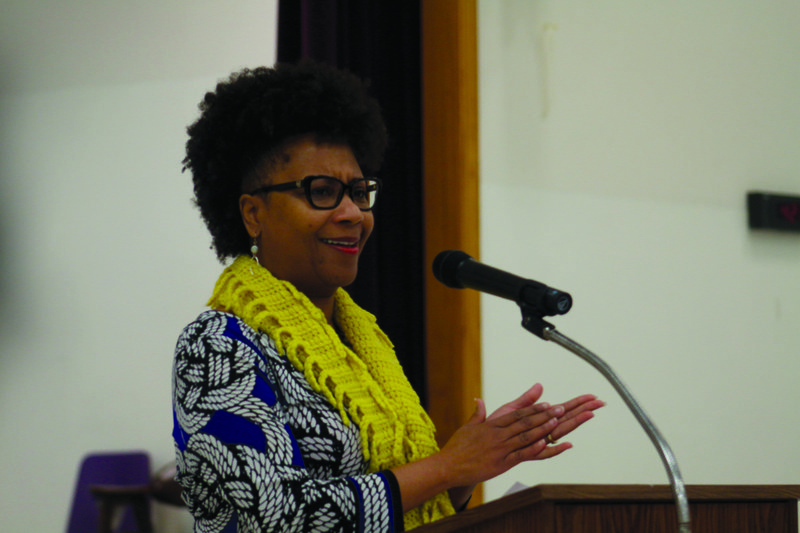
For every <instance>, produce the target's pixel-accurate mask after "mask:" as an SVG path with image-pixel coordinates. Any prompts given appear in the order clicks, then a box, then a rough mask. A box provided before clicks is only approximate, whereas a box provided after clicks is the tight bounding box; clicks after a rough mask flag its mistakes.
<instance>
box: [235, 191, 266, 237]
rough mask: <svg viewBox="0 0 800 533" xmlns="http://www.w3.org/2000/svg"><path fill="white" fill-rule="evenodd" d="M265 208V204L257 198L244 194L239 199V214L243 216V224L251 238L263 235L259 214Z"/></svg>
mask: <svg viewBox="0 0 800 533" xmlns="http://www.w3.org/2000/svg"><path fill="white" fill-rule="evenodd" d="M263 208H264V203H263V202H262V201H261V199H260V198H258V197H257V196H253V195H251V194H243V195H241V196H240V197H239V212H240V213H241V214H242V222H243V223H244V227H245V229H247V233H248V234H249V235H250V237H254V238H255V237H258V236H259V235H260V234H261V224H260V223H259V213H260V211H261V209H263Z"/></svg>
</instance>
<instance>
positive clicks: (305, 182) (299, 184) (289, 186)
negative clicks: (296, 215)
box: [248, 176, 381, 211]
mask: <svg viewBox="0 0 800 533" xmlns="http://www.w3.org/2000/svg"><path fill="white" fill-rule="evenodd" d="M319 178H325V179H329V180H333V181H338V182H339V183H341V184H342V188H341V189H339V196H338V197H337V198H336V202H334V204H333V205H332V206H330V207H320V206H318V205H316V204H315V203H314V200H313V199H312V197H311V182H312V181H314V180H315V179H319ZM361 182H373V183H372V185H371V186H370V185H369V184H367V192H368V193H371V194H373V195H374V199H373V200H372V205H370V206H369V207H366V208H364V207H361V206H359V205H358V203H357V202H356V201H355V199H353V190H354V189H355V186H356V184H358V183H361ZM294 189H303V190H304V192H305V194H306V200H308V205H310V206H311V207H313V208H314V209H319V210H321V211H330V210H331V209H336V208H337V207H339V205H340V204H341V203H342V199H343V198H344V193H345V192H347V195H348V196H349V197H350V199H351V200H353V203H354V204H355V205H356V206H357V207H358V208H359V209H360V210H361V211H372V208H374V207H375V202H376V201H377V200H378V193H379V192H380V190H381V180H380V179H378V178H356V179H354V180H353V181H351V182H350V183H345V182H343V181H342V180H340V179H338V178H334V177H333V176H306V177H305V178H303V179H301V180H297V181H290V182H287V183H279V184H278V185H264V186H263V187H258V188H257V189H254V190H253V191H250V192H249V193H248V194H250V195H256V194H266V193H268V192H273V191H275V192H281V191H292V190H294Z"/></svg>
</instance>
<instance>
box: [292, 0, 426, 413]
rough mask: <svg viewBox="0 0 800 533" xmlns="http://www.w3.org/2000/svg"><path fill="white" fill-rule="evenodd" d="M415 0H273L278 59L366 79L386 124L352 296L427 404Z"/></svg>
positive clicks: (417, 9)
mask: <svg viewBox="0 0 800 533" xmlns="http://www.w3.org/2000/svg"><path fill="white" fill-rule="evenodd" d="M420 34H421V27H420V0H380V1H375V0H280V3H279V7H278V61H279V62H285V63H294V62H297V61H299V60H300V59H312V60H315V61H318V62H323V63H328V64H330V65H333V66H336V67H338V68H343V69H346V70H349V71H351V72H353V73H354V74H356V75H358V76H359V77H361V78H362V79H365V80H367V81H368V82H369V83H370V92H371V94H372V95H373V96H374V97H375V98H376V99H377V100H378V101H379V102H380V103H381V107H382V109H383V115H384V118H385V120H386V125H387V129H388V130H389V148H388V151H387V154H386V158H385V160H384V164H383V169H382V170H381V172H380V173H379V177H380V178H381V179H382V180H383V183H384V188H383V190H382V193H381V197H380V198H379V199H378V205H376V207H375V219H376V223H375V230H374V232H373V235H372V237H371V239H370V241H369V242H368V244H367V246H366V248H365V250H364V252H363V253H362V256H361V262H360V266H359V275H358V279H357V280H356V282H355V283H354V284H353V285H351V286H350V287H348V288H347V290H348V292H349V293H350V294H351V295H352V297H353V299H354V300H355V301H356V302H357V303H358V304H359V305H361V306H362V307H364V308H365V309H367V310H369V311H370V312H372V313H373V314H375V315H376V316H377V318H378V323H379V324H380V326H381V328H383V330H384V331H385V332H386V334H387V335H388V336H389V338H390V339H391V340H392V342H393V343H394V344H395V348H396V351H397V356H398V358H399V359H400V363H401V364H402V365H403V368H404V370H405V372H406V375H407V376H408V379H409V381H410V382H411V385H412V386H413V387H414V389H415V390H416V391H417V393H418V394H419V396H420V399H421V400H422V404H423V405H424V406H427V390H426V376H425V316H424V313H425V305H424V304H425V302H424V283H425V277H424V274H425V270H424V269H425V268H426V266H425V265H424V264H423V260H424V244H425V243H424V236H423V205H422V202H423V189H422V187H423V180H422V126H421V114H422V113H421V106H422V103H421V71H422V64H421V62H422V60H421V53H420V52H421V51H420Z"/></svg>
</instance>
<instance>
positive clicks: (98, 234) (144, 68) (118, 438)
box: [0, 0, 276, 531]
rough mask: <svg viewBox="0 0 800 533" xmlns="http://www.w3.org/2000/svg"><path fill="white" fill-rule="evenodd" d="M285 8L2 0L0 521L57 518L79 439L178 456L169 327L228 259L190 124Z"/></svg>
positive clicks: (6, 526) (271, 53) (262, 56)
mask: <svg viewBox="0 0 800 533" xmlns="http://www.w3.org/2000/svg"><path fill="white" fill-rule="evenodd" d="M275 23H276V2H275V1H274V0H272V1H263V0H236V1H233V2H226V3H224V4H221V3H219V2H215V1H212V0H191V1H189V0H180V1H171V2H161V3H156V2H146V3H142V2H132V1H127V2H101V1H92V0H68V1H63V0H59V1H55V0H51V1H43V0H38V1H36V2H28V1H26V0H12V1H5V2H3V16H2V17H0V49H2V50H3V57H2V65H0V67H1V68H0V72H2V74H0V88H1V89H2V92H0V265H2V269H0V290H1V292H0V311H1V313H0V428H1V429H0V450H2V454H0V531H59V530H61V531H63V530H64V529H65V528H66V521H67V515H68V510H69V509H68V508H69V505H70V503H71V497H72V489H73V484H74V482H75V476H76V472H77V467H78V463H79V461H80V459H81V457H82V456H83V454H84V453H86V452H89V451H92V450H116V449H131V448H135V449H145V450H147V451H148V452H150V454H151V458H152V460H153V467H154V468H157V467H159V466H161V465H163V464H165V463H167V462H168V461H170V460H171V459H172V457H173V449H172V439H171V429H172V420H171V413H170V409H169V405H170V370H171V360H172V353H173V348H174V344H175V340H176V339H177V335H178V333H179V332H180V330H181V329H182V328H183V326H185V325H186V324H187V323H188V322H189V321H191V320H192V319H193V318H194V317H195V316H196V315H197V313H198V312H200V311H201V310H202V309H203V306H204V304H205V299H206V297H207V296H208V294H209V293H210V291H211V289H212V288H213V283H214V281H215V280H216V277H217V275H218V273H219V270H220V266H219V264H218V263H217V262H216V259H215V256H214V254H213V252H212V251H210V250H209V245H210V237H209V236H208V233H207V231H206V230H205V227H204V226H203V223H202V221H201V220H200V216H199V214H198V212H197V210H196V209H194V207H193V206H192V204H191V196H192V191H191V178H190V176H189V175H188V174H182V173H181V160H182V158H183V145H184V143H185V140H186V135H185V128H186V126H187V125H188V124H189V123H191V122H192V121H193V120H194V119H195V118H196V116H197V103H198V102H199V101H200V100H201V98H202V96H203V94H204V93H205V91H207V90H210V89H212V88H213V87H214V84H215V83H216V81H217V80H218V79H221V78H223V77H225V76H227V74H229V73H230V72H231V71H233V70H237V69H239V68H241V67H244V66H255V65H259V64H272V63H273V62H274V60H275ZM158 513H159V514H158V520H159V521H160V522H161V523H163V524H164V526H165V528H164V529H162V530H163V531H181V530H186V529H187V527H188V524H189V522H188V521H187V520H186V516H185V515H183V514H181V513H180V512H175V511H170V510H167V509H165V508H159V509H158Z"/></svg>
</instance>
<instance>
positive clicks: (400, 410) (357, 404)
mask: <svg viewBox="0 0 800 533" xmlns="http://www.w3.org/2000/svg"><path fill="white" fill-rule="evenodd" d="M334 299H335V304H334V318H335V320H336V323H337V325H338V326H339V328H340V329H341V330H342V332H343V333H344V335H345V337H346V338H347V340H348V342H349V343H350V344H351V346H352V350H351V349H350V348H348V347H347V346H345V345H344V344H343V343H342V342H341V340H340V339H339V336H338V335H337V333H336V331H335V330H334V328H332V327H331V326H330V325H329V324H328V322H327V320H326V319H325V315H324V314H323V312H322V310H321V309H319V308H318V307H317V306H315V305H314V304H313V303H311V300H309V299H308V298H307V297H306V296H305V295H304V294H303V293H301V292H300V291H298V290H297V289H295V287H294V286H293V285H292V284H291V283H289V282H286V281H281V280H278V279H276V278H275V277H274V276H273V275H272V274H271V273H270V272H269V271H268V270H267V269H265V268H263V267H261V266H259V265H258V264H257V263H256V262H255V261H253V260H252V259H251V258H249V257H246V256H240V257H238V258H237V259H236V260H235V261H234V262H233V264H231V265H230V266H229V267H227V268H226V269H225V270H224V271H223V273H222V275H221V276H220V278H219V280H217V284H216V286H215V287H214V294H213V295H212V297H211V299H210V300H209V302H208V305H209V306H210V307H212V308H214V309H219V310H221V311H226V312H229V313H233V314H234V315H236V316H238V317H239V318H241V319H242V320H244V322H245V323H246V324H247V325H248V326H250V327H251V328H253V329H255V330H258V331H262V332H264V333H266V334H267V335H269V336H270V338H272V339H273V340H274V341H275V343H276V345H277V347H278V351H279V352H280V353H282V354H284V355H285V356H286V357H287V358H288V359H289V361H291V363H292V364H293V365H294V367H295V368H297V369H298V370H299V371H300V372H302V373H303V375H304V376H305V378H306V380H307V381H308V383H309V385H310V386H311V388H312V389H313V390H314V391H316V392H318V393H319V394H322V395H323V396H325V398H327V399H328V401H329V402H330V403H331V405H333V406H334V407H335V408H336V409H338V410H339V413H340V414H341V416H342V420H343V421H344V423H345V424H347V425H349V424H350V420H353V421H355V422H356V424H358V427H359V430H360V432H361V444H362V447H363V452H364V457H365V459H366V460H368V461H369V467H368V468H369V470H368V471H369V472H370V473H374V472H379V471H381V470H386V469H390V468H392V467H395V466H398V465H401V464H405V463H409V462H412V461H416V460H418V459H422V458H423V457H427V456H429V455H431V454H433V453H435V452H437V451H438V447H437V445H436V440H435V438H434V433H435V428H434V425H433V422H432V421H431V420H430V418H429V417H428V415H427V413H425V411H424V409H422V406H421V405H420V401H419V397H418V396H417V394H416V393H415V392H414V389H412V388H411V385H410V384H409V382H408V380H407V379H406V376H405V374H404V373H403V369H402V368H401V366H400V363H399V362H398V361H397V357H396V355H395V353H394V347H393V346H392V343H391V342H390V341H389V339H388V338H387V337H386V335H385V334H384V333H383V331H381V329H380V328H379V327H378V325H377V324H376V322H375V317H374V316H372V315H371V314H370V313H368V312H367V311H364V310H363V309H361V308H360V307H358V305H356V304H355V303H354V302H353V300H352V299H351V298H350V296H349V295H348V294H347V293H346V292H345V291H344V290H343V289H339V290H338V291H337V292H336V294H335V297H334ZM453 513H454V510H453V506H452V504H451V503H450V498H449V497H448V495H447V493H446V492H443V493H440V494H438V495H436V496H435V497H433V498H431V499H430V500H428V501H426V502H425V503H424V504H422V505H421V506H419V507H417V508H415V509H413V510H411V511H409V512H407V513H405V515H404V522H405V529H407V530H409V529H412V528H414V527H417V526H420V525H422V524H425V523H428V522H432V521H434V520H437V519H439V518H442V517H444V516H448V515H451V514H453Z"/></svg>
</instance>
